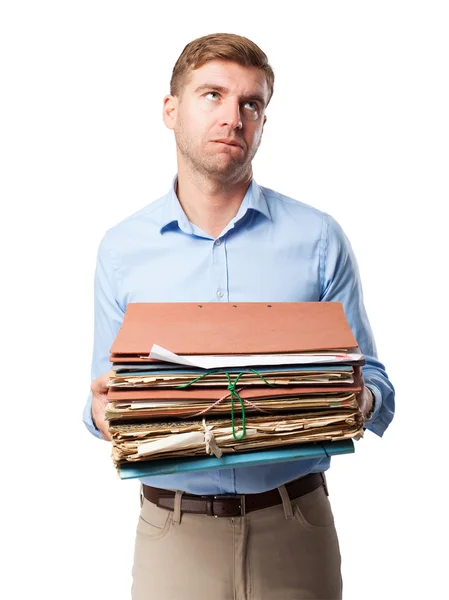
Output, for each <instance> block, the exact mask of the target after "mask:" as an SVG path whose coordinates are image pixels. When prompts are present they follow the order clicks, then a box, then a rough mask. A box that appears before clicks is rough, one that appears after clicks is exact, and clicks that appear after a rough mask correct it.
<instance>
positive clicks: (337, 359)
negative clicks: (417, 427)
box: [150, 344, 363, 369]
mask: <svg viewBox="0 0 449 600" xmlns="http://www.w3.org/2000/svg"><path fill="white" fill-rule="evenodd" d="M150 357H151V358H154V359H156V360H163V361H166V362H171V363H176V364H178V365H186V366H188V367H199V368H200V369H217V368H224V367H248V366H252V365H258V366H265V365H303V364H304V365H306V364H311V363H316V362H318V360H319V362H320V363H330V364H332V363H341V362H348V361H357V360H359V359H361V358H363V355H362V354H361V353H360V352H352V353H338V354H329V353H323V354H321V353H319V352H315V353H313V352H311V353H307V354H245V355H242V354H240V355H234V354H231V355H225V354H223V355H219V356H213V355H205V356H203V355H193V354H192V355H190V356H186V355H182V354H179V355H178V354H174V353H173V352H170V350H167V349H165V348H162V346H158V345H157V344H154V345H153V347H152V348H151V352H150Z"/></svg>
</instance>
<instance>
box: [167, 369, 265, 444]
mask: <svg viewBox="0 0 449 600" xmlns="http://www.w3.org/2000/svg"><path fill="white" fill-rule="evenodd" d="M248 370H249V371H251V372H252V373H255V374H256V375H257V376H258V377H260V379H262V381H263V382H264V383H265V384H266V385H269V386H270V387H275V386H273V384H271V383H268V381H267V380H266V379H265V377H263V376H262V375H261V374H260V373H258V372H257V371H256V370H255V369H248ZM211 373H217V371H216V370H215V369H213V370H211V371H206V372H204V373H203V374H202V375H199V376H198V377H195V379H192V381H189V382H188V383H182V384H181V385H177V386H176V388H181V389H182V388H188V387H190V386H191V385H193V384H194V383H196V382H197V381H199V380H200V379H202V378H203V377H207V375H210V374H211ZM244 373H245V372H244V371H241V372H240V373H238V375H237V377H236V379H235V381H234V382H232V380H231V376H230V374H229V373H228V372H227V371H226V372H225V375H226V377H227V378H228V386H227V389H228V390H229V391H230V392H231V424H232V436H233V438H234V439H235V440H236V441H240V440H242V439H243V438H244V437H245V434H246V414H245V402H244V400H243V399H242V398H241V397H240V394H239V393H238V391H237V389H236V386H237V383H238V381H239V379H240V377H241V376H242V375H244ZM234 398H237V399H238V401H239V402H240V408H241V410H242V434H241V436H240V437H237V436H236V434H235V413H234Z"/></svg>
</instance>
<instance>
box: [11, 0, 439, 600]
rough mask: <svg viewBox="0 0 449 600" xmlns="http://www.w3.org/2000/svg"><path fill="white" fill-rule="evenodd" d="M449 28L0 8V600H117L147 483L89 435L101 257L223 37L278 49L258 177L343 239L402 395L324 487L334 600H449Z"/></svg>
mask: <svg viewBox="0 0 449 600" xmlns="http://www.w3.org/2000/svg"><path fill="white" fill-rule="evenodd" d="M448 30H449V20H448V15H447V4H446V3H445V2H432V1H426V2H424V1H423V2H413V1H408V2H399V1H391V0H390V1H388V2H383V1H377V2H360V1H357V2H346V1H342V2H338V1H335V2H324V1H320V2H318V1H315V2H312V1H310V2H299V1H297V2H285V1H282V0H277V1H275V2H270V3H263V2H262V3H245V2H241V1H238V2H235V1H232V0H226V1H223V2H211V1H207V2H200V1H198V2H195V1H191V2H186V3H183V4H182V5H181V4H180V5H179V6H178V5H177V4H176V3H163V2H158V3H151V2H150V1H149V0H148V1H146V2H143V1H128V2H118V1H114V0H109V1H108V2H102V1H98V0H90V1H89V2H86V1H82V0H78V1H77V2H75V1H72V2H70V1H54V2H50V1H44V0H41V1H40V2H31V1H30V2H21V1H20V0H15V1H14V0H10V1H9V2H8V1H5V2H3V3H2V5H1V9H0V54H1V64H0V85H1V88H2V89H1V95H0V103H1V107H0V108H1V112H0V119H1V130H0V145H1V146H0V148H1V171H2V174H1V213H0V214H1V220H0V222H1V250H2V252H1V258H2V266H1V272H2V278H1V281H2V286H1V289H2V292H1V295H0V298H1V302H2V307H3V309H2V316H3V322H2V325H1V331H2V336H1V339H2V344H1V349H2V364H3V366H4V368H3V370H2V383H3V385H2V391H3V393H2V407H3V409H2V438H1V439H2V479H1V486H2V492H1V502H2V510H1V518H2V521H3V523H2V525H1V534H0V539H1V543H2V545H4V551H3V557H4V558H3V559H2V567H4V568H5V567H6V569H5V571H6V573H5V574H4V575H3V576H2V579H1V581H0V588H1V593H0V595H1V596H2V598H5V599H8V600H12V599H16V598H20V599H22V598H31V597H33V598H34V597H42V598H46V599H48V600H50V599H58V600H59V599H61V598H64V599H67V600H68V599H71V598H80V597H83V598H87V599H90V598H92V599H98V598H108V599H109V600H124V599H126V598H129V589H130V585H131V576H130V571H131V566H132V555H133V544H134V530H135V525H136V522H137V515H138V509H139V499H138V483H137V482H136V481H128V482H126V481H120V480H119V479H118V476H117V475H116V472H115V470H114V468H113V465H112V461H111V459H110V448H109V446H108V444H106V443H103V442H100V441H99V440H97V439H95V438H93V437H92V436H90V434H88V432H87V431H86V430H85V429H84V426H83V425H82V423H81V413H82V408H83V405H84V402H85V399H86V396H87V393H88V389H89V384H90V359H91V352H92V330H93V327H92V325H93V273H94V267H95V258H96V251H97V247H98V244H99V242H100V239H101V237H102V236H103V234H104V232H105V231H106V229H107V228H109V227H111V226H112V225H114V224H115V223H117V222H118V221H120V220H121V219H123V218H124V217H126V216H127V215H129V214H131V213H132V212H134V211H136V210H137V209H139V208H140V207H142V206H144V205H145V204H147V203H148V202H151V201H152V200H154V199H156V198H157V197H159V196H160V195H162V194H164V193H165V192H166V191H167V189H168V187H169V185H170V182H171V179H172V177H173V175H174V173H175V171H176V164H175V153H174V141H173V138H172V133H171V132H169V131H168V130H166V129H165V128H164V125H163V123H162V119H161V107H162V98H163V96H164V95H165V94H166V93H167V92H168V86H169V80H170V75H171V69H172V67H173V65H174V63H175V61H176V59H177V57H178V55H179V54H180V52H181V51H182V49H183V48H184V46H185V45H186V44H187V43H188V42H189V41H191V40H192V39H194V38H195V37H198V36H200V35H205V34H207V33H213V32H234V33H238V34H242V35H246V36H247V37H249V38H251V39H253V40H254V41H255V42H256V43H258V44H259V45H260V46H261V47H262V49H263V50H264V51H265V52H266V53H267V54H268V57H269V59H270V62H271V64H272V65H273V67H274V70H275V73H276V83H275V94H274V97H273V100H272V103H271V104H270V106H269V107H268V111H267V115H268V122H267V125H266V128H265V134H264V140H263V143H262V147H261V149H260V151H259V153H258V155H257V157H256V159H255V164H254V166H255V175H256V178H257V180H258V182H259V183H260V184H262V185H265V186H267V187H271V188H274V189H276V190H278V191H280V192H282V193H285V194H287V195H290V196H293V197H295V198H297V199H300V200H302V201H304V202H307V203H309V204H313V205H314V206H316V207H318V208H320V209H322V210H325V211H327V212H329V213H331V214H332V215H333V216H334V217H335V218H336V219H337V220H338V221H339V222H340V223H341V225H342V226H343V228H344V229H345V231H346V233H347V235H348V236H349V238H350V240H351V242H352V245H353V247H354V250H355V252H356V255H357V257H358V260H359V265H360V269H361V274H362V281H363V285H364V291H365V301H366V306H367V309H368V313H369V316H370V320H371V323H372V326H373V329H374V332H375V336H376V341H377V345H378V350H379V355H380V359H381V360H382V361H383V362H384V363H385V365H386V367H387V371H388V373H389V375H390V378H391V380H392V381H393V383H394V384H395V387H396V391H397V416H396V419H395V421H394V423H393V425H392V426H391V427H390V429H389V430H388V431H387V433H386V434H385V436H384V438H383V439H378V438H376V436H374V435H373V434H368V435H367V436H366V438H365V439H364V440H362V441H361V442H359V443H358V444H357V448H356V454H355V455H348V456H343V457H339V458H336V459H334V462H333V466H332V469H331V471H330V473H329V477H328V479H329V486H330V490H331V499H332V503H333V507H334V512H335V518H336V522H337V528H338V531H339V535H340V542H341V548H342V554H343V575H344V589H345V594H344V598H345V600H360V599H361V598H363V599H364V600H378V599H379V598H383V599H387V600H390V599H391V600H393V599H394V600H395V599H397V598H401V599H402V598H405V599H410V598H413V599H415V598H416V599H425V600H430V599H440V598H444V597H447V596H446V594H447V564H448V554H447V535H448V528H447V497H446V496H445V489H446V483H445V482H446V479H447V476H446V473H447V456H446V455H447V452H446V447H447V444H446V443H445V438H446V436H447V434H446V431H447V414H448V411H447V402H448V399H447V390H448V385H447V382H446V379H447V373H448V369H447V351H446V344H445V342H446V340H447V334H448V331H447V306H446V304H447V302H446V297H447V292H446V290H447V283H448V282H447V273H448V269H447V266H446V258H447V250H446V248H447V244H446V238H447V225H446V217H445V216H444V215H445V214H446V211H445V209H446V204H447V200H448V173H447V169H448V158H449V156H448V147H449V142H448V140H449V123H448V114H449V109H448V107H449V93H448V56H449V46H448ZM4 553H6V559H7V560H6V561H5V554H4ZM174 569H175V567H174ZM210 597H211V598H213V595H212V594H211V596H210Z"/></svg>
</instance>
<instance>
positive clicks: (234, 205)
mask: <svg viewBox="0 0 449 600" xmlns="http://www.w3.org/2000/svg"><path fill="white" fill-rule="evenodd" d="M251 179H252V171H251V170H250V172H249V173H248V174H247V175H246V176H245V177H244V178H243V179H242V180H241V181H235V182H229V181H227V182H223V181H217V180H213V179H211V178H206V177H204V176H201V175H200V174H197V173H195V174H194V173H192V172H190V171H184V170H180V171H179V172H178V181H177V189H176V193H177V196H178V199H179V202H180V204H181V206H182V208H183V210H184V212H185V214H186V215H187V218H188V219H189V221H190V222H191V223H193V224H194V225H196V226H197V227H199V228H200V229H202V230H203V231H204V232H206V233H208V234H209V235H211V236H212V237H214V238H215V237H218V236H219V235H220V233H221V232H222V231H223V229H224V228H225V227H226V225H228V223H229V222H230V221H231V220H232V219H233V218H234V217H235V216H236V214H237V213H238V211H239V208H240V205H241V204H242V200H243V198H244V197H245V194H246V191H247V189H248V187H249V185H250V183H251Z"/></svg>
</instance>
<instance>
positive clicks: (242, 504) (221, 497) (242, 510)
mask: <svg viewBox="0 0 449 600" xmlns="http://www.w3.org/2000/svg"><path fill="white" fill-rule="evenodd" d="M227 498H232V499H233V500H235V499H237V498H240V504H239V509H240V514H236V515H230V516H232V517H234V516H235V517H244V516H245V515H246V498H245V494H238V495H235V494H221V495H217V496H213V499H212V502H211V506H210V507H209V511H210V512H208V513H207V514H211V515H212V516H214V517H215V518H218V517H227V516H229V515H216V514H214V508H213V505H214V501H215V500H226V499H227Z"/></svg>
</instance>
